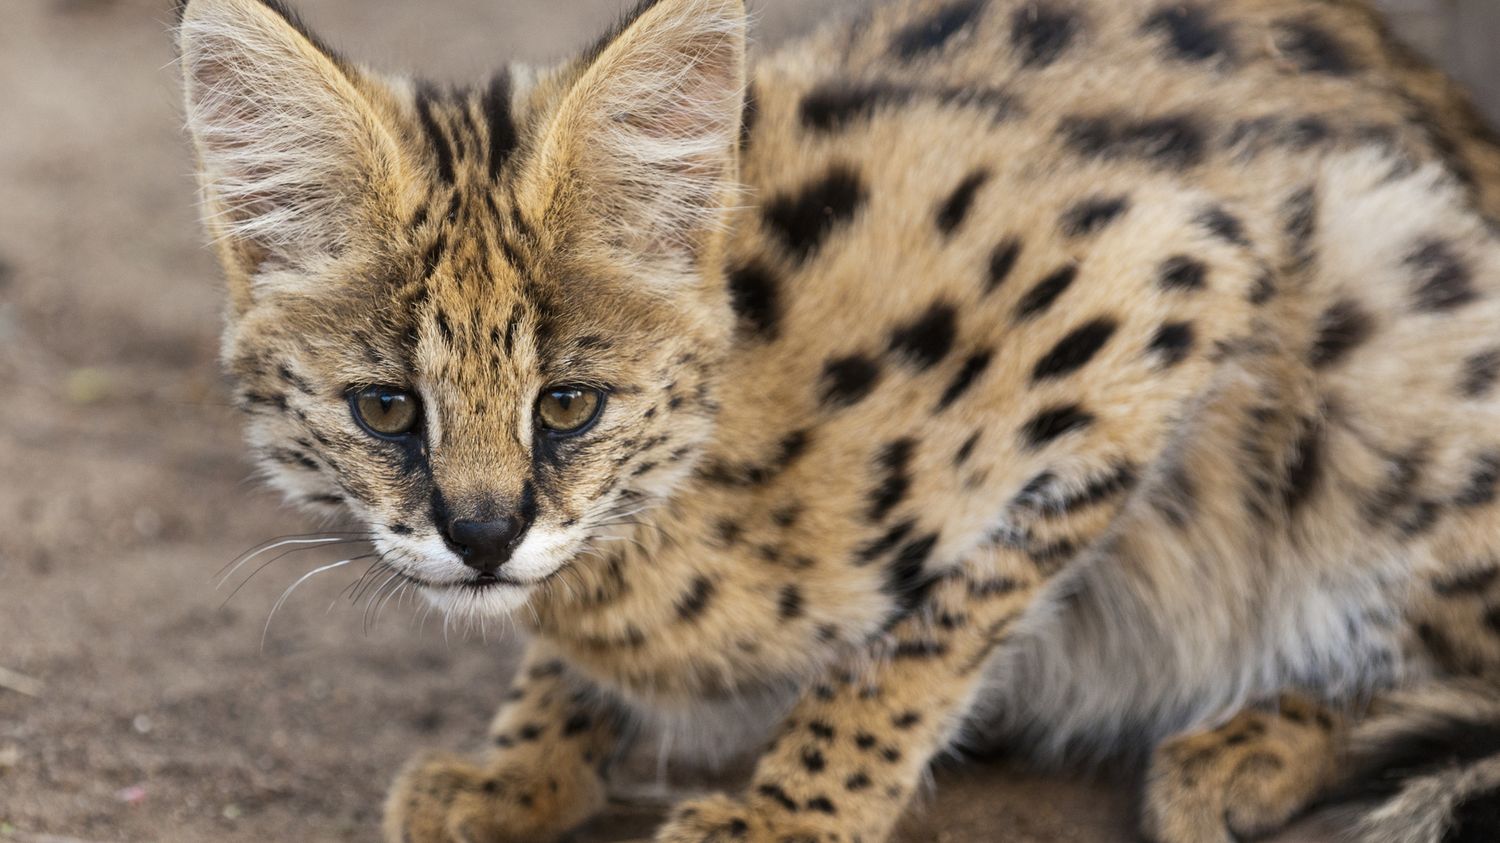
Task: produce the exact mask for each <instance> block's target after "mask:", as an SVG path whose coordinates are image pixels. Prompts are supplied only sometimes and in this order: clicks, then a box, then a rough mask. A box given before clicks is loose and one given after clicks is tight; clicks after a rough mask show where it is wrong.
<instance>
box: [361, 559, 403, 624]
mask: <svg viewBox="0 0 1500 843" xmlns="http://www.w3.org/2000/svg"><path fill="white" fill-rule="evenodd" d="M399 576H401V572H400V571H398V570H394V569H393V570H392V571H391V575H390V576H389V577H386V578H385V581H384V582H382V583H381V584H380V587H379V588H377V589H375V591H374V592H372V593H371V594H370V599H369V600H366V601H365V610H364V612H363V613H362V615H363V616H362V618H361V621H362V624H361V625H362V627H363V629H364V634H365V635H369V634H370V608H371V607H372V606H374V605H375V601H376V600H378V599H380V595H381V594H382V593H384V592H385V589H386V587H387V586H389V585H390V584H391V583H392V582H393V581H395V580H396V578H397V577H399Z"/></svg>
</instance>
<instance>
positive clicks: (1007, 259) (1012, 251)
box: [984, 238, 1021, 295]
mask: <svg viewBox="0 0 1500 843" xmlns="http://www.w3.org/2000/svg"><path fill="white" fill-rule="evenodd" d="M1020 257H1021V241H1020V240H1017V239H1015V238H1010V239H1008V240H1005V241H1002V242H1001V243H1000V245H998V246H996V247H995V250H994V251H993V252H991V253H990V267H989V269H990V271H989V275H987V276H986V277H985V280H984V293H985V295H989V294H990V293H993V292H994V291H995V290H996V289H998V288H999V287H1000V285H1001V284H1004V283H1005V279H1006V278H1009V277H1010V273H1011V271H1012V270H1014V269H1015V268H1016V261H1017V260H1018V259H1019V258H1020Z"/></svg>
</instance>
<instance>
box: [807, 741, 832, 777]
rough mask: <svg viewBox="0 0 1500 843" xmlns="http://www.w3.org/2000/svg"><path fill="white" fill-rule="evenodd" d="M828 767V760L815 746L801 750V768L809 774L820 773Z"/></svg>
mask: <svg viewBox="0 0 1500 843" xmlns="http://www.w3.org/2000/svg"><path fill="white" fill-rule="evenodd" d="M827 766H828V759H826V758H824V757H823V751H822V750H820V749H818V748H817V747H815V746H805V747H803V748H802V768H803V769H804V770H807V772H809V773H814V774H816V773H821V772H823V768H825V767H827Z"/></svg>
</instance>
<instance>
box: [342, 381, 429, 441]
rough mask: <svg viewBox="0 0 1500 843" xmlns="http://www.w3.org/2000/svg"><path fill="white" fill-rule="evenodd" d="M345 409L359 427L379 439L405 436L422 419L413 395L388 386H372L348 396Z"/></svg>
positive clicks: (419, 406)
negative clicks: (351, 412)
mask: <svg viewBox="0 0 1500 843" xmlns="http://www.w3.org/2000/svg"><path fill="white" fill-rule="evenodd" d="M349 407H350V409H351V410H352V411H353V413H354V420H355V421H357V422H359V425H360V427H363V428H364V429H365V430H366V432H368V433H370V434H371V435H372V436H379V437H381V438H383V439H396V438H399V437H402V436H405V435H407V434H409V433H411V432H412V430H414V429H415V428H416V426H417V422H419V421H421V420H422V408H421V403H420V402H419V401H418V400H417V396H415V395H413V394H411V393H410V392H407V391H405V390H402V389H395V388H392V387H388V386H372V387H368V388H366V389H361V390H359V391H358V392H355V393H352V394H351V395H350V396H349Z"/></svg>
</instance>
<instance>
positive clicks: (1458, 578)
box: [1432, 563, 1500, 597]
mask: <svg viewBox="0 0 1500 843" xmlns="http://www.w3.org/2000/svg"><path fill="white" fill-rule="evenodd" d="M1496 582H1500V565H1496V564H1494V563H1491V564H1488V565H1484V566H1481V567H1478V568H1473V569H1471V570H1468V571H1461V572H1459V573H1456V574H1450V575H1448V576H1445V577H1441V578H1439V579H1437V580H1434V581H1433V583H1432V590H1433V591H1435V592H1437V593H1438V594H1440V595H1442V596H1443V597H1459V596H1464V595H1475V594H1484V593H1485V592H1486V591H1489V589H1490V586H1492V585H1494V584H1495V583H1496Z"/></svg>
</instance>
